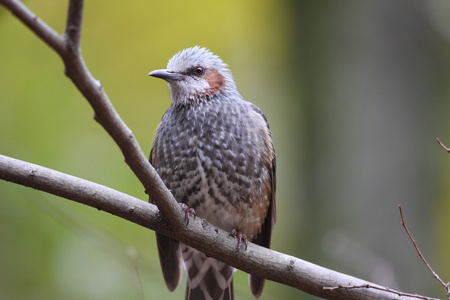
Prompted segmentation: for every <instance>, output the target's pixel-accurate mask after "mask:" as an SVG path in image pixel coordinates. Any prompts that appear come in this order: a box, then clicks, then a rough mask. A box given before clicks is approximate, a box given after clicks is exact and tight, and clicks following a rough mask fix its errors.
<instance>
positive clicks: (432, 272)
mask: <svg viewBox="0 0 450 300" xmlns="http://www.w3.org/2000/svg"><path fill="white" fill-rule="evenodd" d="M438 141H439V140H438ZM398 209H399V211H400V217H401V219H402V226H403V228H404V229H405V231H406V233H407V234H408V236H409V239H410V240H411V242H412V243H413V245H414V248H416V251H417V253H418V254H419V256H420V259H422V261H423V263H424V264H425V265H426V266H427V268H428V270H430V272H431V274H433V277H434V278H436V279H437V280H438V281H439V282H440V283H441V284H442V286H443V287H444V289H445V291H446V295H447V297H448V298H450V290H449V283H445V282H444V281H443V280H442V279H441V278H440V277H439V275H438V274H437V273H436V272H435V271H434V270H433V268H432V267H431V266H430V264H429V263H428V262H427V260H426V259H425V257H424V256H423V255H422V252H421V251H420V249H419V247H418V246H417V243H416V241H415V240H414V238H413V237H412V235H411V233H410V232H409V230H408V227H406V223H405V219H404V218H403V212H402V206H401V205H399V206H398Z"/></svg>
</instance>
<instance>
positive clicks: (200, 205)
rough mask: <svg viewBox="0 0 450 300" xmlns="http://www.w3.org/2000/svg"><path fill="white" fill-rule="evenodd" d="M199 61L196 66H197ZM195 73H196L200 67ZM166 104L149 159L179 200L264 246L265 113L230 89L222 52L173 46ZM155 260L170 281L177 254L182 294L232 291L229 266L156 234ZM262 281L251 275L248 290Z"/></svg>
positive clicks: (268, 223) (271, 202) (267, 230)
mask: <svg viewBox="0 0 450 300" xmlns="http://www.w3.org/2000/svg"><path fill="white" fill-rule="evenodd" d="M199 68H201V72H200V69H199ZM199 73H201V74H199ZM150 75H152V76H155V77H159V78H162V79H165V80H166V81H168V83H169V89H170V91H171V98H172V106H171V107H170V108H169V109H168V110H167V112H166V113H165V115H164V117H163V118H162V120H161V123H160V124H159V126H158V129H157V133H156V137H155V140H154V143H153V148H152V152H151V155H150V161H151V163H152V165H153V166H154V167H155V169H156V170H157V172H158V173H159V175H160V176H161V178H162V180H163V181H164V183H165V184H166V186H167V187H168V188H169V190H171V191H172V193H173V195H174V197H175V199H177V201H178V202H182V203H185V204H187V205H188V206H189V207H191V208H194V209H195V211H196V213H197V216H199V217H201V218H204V219H206V220H207V221H208V222H210V223H212V224H213V225H215V226H218V227H220V228H222V229H224V230H227V231H230V232H231V231H232V230H233V229H236V230H238V231H239V232H241V233H243V234H245V235H246V236H247V238H248V239H249V240H252V241H254V242H256V243H258V244H260V245H263V246H265V247H269V246H270V236H271V231H272V227H273V225H274V224H275V152H274V149H273V145H272V141H271V134H270V130H269V127H268V125H267V121H266V119H265V117H264V115H263V114H262V112H261V111H260V110H259V108H257V107H256V106H255V105H253V104H251V103H249V102H246V101H244V100H243V99H242V97H241V95H240V94H239V93H238V92H237V90H236V86H235V84H234V81H233V78H232V76H231V73H230V72H229V70H228V69H227V65H225V64H224V63H223V62H222V60H221V59H220V58H219V57H218V56H216V55H214V54H212V53H211V52H209V51H208V50H206V49H205V48H200V47H193V48H189V49H186V50H183V51H181V52H179V53H177V54H176V55H175V56H174V57H173V58H172V59H170V61H169V63H168V68H167V70H157V71H153V72H151V73H150ZM157 241H158V248H159V253H160V260H161V266H162V269H163V273H164V276H165V280H166V283H167V285H168V287H169V289H170V290H173V289H175V288H176V286H177V284H178V282H179V279H180V276H181V272H182V271H181V269H180V267H179V266H180V259H181V257H182V259H183V261H184V264H185V267H186V269H187V273H188V280H187V291H186V299H214V300H215V299H233V288H232V274H233V268H232V267H230V266H227V265H226V264H224V263H222V262H220V261H217V260H215V259H213V258H208V257H206V256H205V255H204V254H203V253H201V252H199V251H197V250H195V249H193V248H190V247H188V246H185V245H183V244H180V243H178V242H176V241H173V240H170V239H169V238H167V237H165V236H161V235H158V234H157ZM263 283H264V281H263V280H262V279H259V278H257V277H254V276H251V283H250V284H251V289H252V292H253V293H254V295H255V296H257V297H258V296H259V295H260V294H261V292H262V288H263Z"/></svg>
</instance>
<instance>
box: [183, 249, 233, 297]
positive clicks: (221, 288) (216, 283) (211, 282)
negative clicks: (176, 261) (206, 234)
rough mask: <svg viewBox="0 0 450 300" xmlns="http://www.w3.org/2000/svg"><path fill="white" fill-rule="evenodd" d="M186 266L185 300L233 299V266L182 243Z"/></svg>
mask: <svg viewBox="0 0 450 300" xmlns="http://www.w3.org/2000/svg"><path fill="white" fill-rule="evenodd" d="M182 254H183V261H184V265H185V268H186V273H187V280H186V300H233V299H234V293H233V272H234V270H235V269H234V268H233V267H231V266H229V265H227V264H225V263H223V262H221V261H218V260H216V259H214V258H212V257H207V256H206V255H205V254H204V253H202V252H200V251H198V250H196V249H194V248H191V247H188V246H185V245H182Z"/></svg>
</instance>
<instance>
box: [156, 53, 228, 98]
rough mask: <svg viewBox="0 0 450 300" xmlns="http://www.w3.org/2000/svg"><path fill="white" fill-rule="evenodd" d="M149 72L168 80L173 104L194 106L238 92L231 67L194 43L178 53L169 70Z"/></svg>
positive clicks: (168, 65) (170, 61) (173, 58)
mask: <svg viewBox="0 0 450 300" xmlns="http://www.w3.org/2000/svg"><path fill="white" fill-rule="evenodd" d="M148 75H150V76H153V77H157V78H161V79H164V80H166V81H167V82H168V85H169V89H170V96H171V98H172V103H173V105H176V106H179V105H181V106H182V105H191V104H195V103H200V102H202V101H208V100H210V99H212V98H214V97H216V96H218V95H221V94H223V95H226V94H227V93H237V91H236V85H235V83H234V81H233V77H232V76H231V73H230V70H229V69H228V66H227V65H226V64H225V63H224V62H223V61H222V60H221V59H220V58H219V57H218V56H217V55H214V54H213V53H212V52H210V51H209V50H208V49H206V48H201V47H199V46H195V47H192V48H188V49H184V50H182V51H180V52H178V53H177V54H175V55H174V56H173V57H172V58H171V59H170V60H169V63H168V64H167V69H162V70H155V71H152V72H150V73H149V74H148Z"/></svg>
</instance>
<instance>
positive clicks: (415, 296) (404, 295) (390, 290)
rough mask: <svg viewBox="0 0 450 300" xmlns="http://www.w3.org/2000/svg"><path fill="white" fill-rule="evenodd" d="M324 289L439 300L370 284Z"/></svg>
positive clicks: (327, 288)
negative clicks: (376, 292)
mask: <svg viewBox="0 0 450 300" xmlns="http://www.w3.org/2000/svg"><path fill="white" fill-rule="evenodd" d="M324 289H326V290H330V291H333V290H337V289H346V290H351V289H376V290H380V291H386V292H390V293H392V294H396V295H399V296H401V297H411V298H416V299H422V300H439V299H437V298H429V297H425V296H421V295H417V294H409V293H403V292H399V291H395V290H393V289H390V288H388V287H380V286H373V285H370V284H364V285H339V286H333V287H325V288H324Z"/></svg>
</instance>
